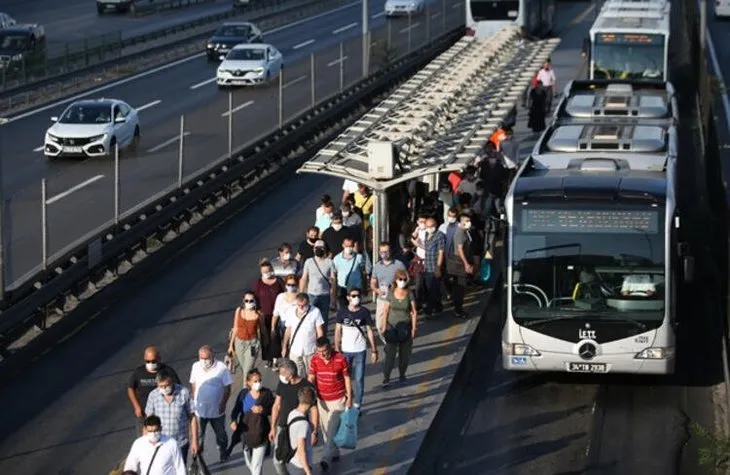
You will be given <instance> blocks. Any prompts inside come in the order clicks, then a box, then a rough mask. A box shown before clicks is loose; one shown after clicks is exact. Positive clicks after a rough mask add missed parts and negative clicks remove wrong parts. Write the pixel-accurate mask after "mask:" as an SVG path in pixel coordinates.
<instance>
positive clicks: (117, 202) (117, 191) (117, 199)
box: [114, 144, 120, 225]
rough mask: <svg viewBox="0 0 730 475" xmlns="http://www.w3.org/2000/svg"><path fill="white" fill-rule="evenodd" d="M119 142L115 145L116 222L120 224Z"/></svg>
mask: <svg viewBox="0 0 730 475" xmlns="http://www.w3.org/2000/svg"><path fill="white" fill-rule="evenodd" d="M119 185H120V176H119V144H115V146H114V224H115V225H117V224H119V206H120V203H119V188H120V186H119Z"/></svg>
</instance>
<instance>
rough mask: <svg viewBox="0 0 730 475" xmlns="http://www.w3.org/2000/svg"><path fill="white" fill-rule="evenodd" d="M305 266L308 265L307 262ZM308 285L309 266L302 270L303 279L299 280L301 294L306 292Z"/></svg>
mask: <svg viewBox="0 0 730 475" xmlns="http://www.w3.org/2000/svg"><path fill="white" fill-rule="evenodd" d="M305 264H306V262H305ZM308 283H309V272H308V271H307V266H306V265H305V266H304V267H303V270H302V278H301V279H299V292H304V291H306V290H307V285H308Z"/></svg>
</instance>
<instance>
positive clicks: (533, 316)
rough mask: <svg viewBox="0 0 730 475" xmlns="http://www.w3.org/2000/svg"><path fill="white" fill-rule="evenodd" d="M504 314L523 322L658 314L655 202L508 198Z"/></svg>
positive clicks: (654, 319)
mask: <svg viewBox="0 0 730 475" xmlns="http://www.w3.org/2000/svg"><path fill="white" fill-rule="evenodd" d="M514 221H515V222H514V226H513V230H512V232H513V239H512V249H511V254H512V289H511V294H512V316H513V318H514V320H515V321H516V322H517V323H518V324H520V325H525V326H530V322H531V321H538V320H539V321H545V320H546V319H548V320H550V319H552V318H559V319H564V318H571V317H590V318H593V319H607V320H610V319H612V318H614V319H631V320H639V321H642V322H645V323H647V322H650V323H652V324H653V325H654V326H658V325H659V324H661V322H662V320H663V318H664V297H665V271H664V248H665V245H664V214H663V209H662V208H655V207H649V206H646V205H628V206H627V205H626V204H622V205H621V207H620V208H617V207H616V205H615V204H614V205H613V206H605V207H601V206H600V205H595V204H591V205H590V206H588V205H584V204H579V203H571V204H570V205H569V206H565V205H564V204H561V207H555V206H550V205H547V206H545V205H542V204H539V205H536V204H532V203H530V204H526V205H518V204H516V206H515V220H514Z"/></svg>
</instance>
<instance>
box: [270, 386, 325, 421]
mask: <svg viewBox="0 0 730 475" xmlns="http://www.w3.org/2000/svg"><path fill="white" fill-rule="evenodd" d="M306 386H309V387H310V388H312V389H314V385H313V384H312V383H310V382H309V381H308V380H307V379H304V378H302V380H301V381H299V382H298V383H297V384H284V383H282V382H279V385H278V386H277V387H276V395H277V396H279V397H280V398H281V409H280V410H279V419H278V420H277V421H276V425H278V426H279V427H284V426H285V425H286V422H287V418H288V417H289V413H290V412H291V411H293V410H294V409H296V408H297V406H298V405H299V396H298V393H299V390H300V389H302V388H303V387H306ZM315 391H316V390H315ZM315 394H316V393H315Z"/></svg>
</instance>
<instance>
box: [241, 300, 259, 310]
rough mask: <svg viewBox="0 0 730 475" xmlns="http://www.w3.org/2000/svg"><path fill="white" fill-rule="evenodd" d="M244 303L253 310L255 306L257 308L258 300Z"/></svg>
mask: <svg viewBox="0 0 730 475" xmlns="http://www.w3.org/2000/svg"><path fill="white" fill-rule="evenodd" d="M243 305H244V307H246V308H247V309H249V310H253V309H254V308H256V302H246V303H244V304H243Z"/></svg>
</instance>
